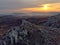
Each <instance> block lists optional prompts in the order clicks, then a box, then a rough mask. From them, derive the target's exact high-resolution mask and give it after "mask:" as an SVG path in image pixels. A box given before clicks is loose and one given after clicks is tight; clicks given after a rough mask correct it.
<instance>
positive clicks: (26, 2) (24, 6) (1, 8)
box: [0, 0, 60, 14]
mask: <svg viewBox="0 0 60 45" xmlns="http://www.w3.org/2000/svg"><path fill="white" fill-rule="evenodd" d="M14 12H60V0H0V14H1V13H14Z"/></svg>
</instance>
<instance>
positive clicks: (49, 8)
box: [18, 3, 60, 12]
mask: <svg viewBox="0 0 60 45" xmlns="http://www.w3.org/2000/svg"><path fill="white" fill-rule="evenodd" d="M18 11H19V10H18ZM20 11H24V12H60V3H51V4H41V5H38V7H31V8H22V9H20Z"/></svg>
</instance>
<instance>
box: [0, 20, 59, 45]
mask: <svg viewBox="0 0 60 45" xmlns="http://www.w3.org/2000/svg"><path fill="white" fill-rule="evenodd" d="M59 37H60V29H59V28H52V27H45V26H42V25H41V26H38V25H35V24H32V23H30V22H28V21H26V20H22V24H21V25H20V26H14V27H11V28H10V29H9V30H8V31H7V32H6V33H5V34H4V35H3V37H2V40H0V45H60V38H59Z"/></svg>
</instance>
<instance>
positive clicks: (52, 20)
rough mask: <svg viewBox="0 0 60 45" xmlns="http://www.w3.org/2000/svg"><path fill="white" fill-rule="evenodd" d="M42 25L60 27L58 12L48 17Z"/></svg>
mask: <svg viewBox="0 0 60 45" xmlns="http://www.w3.org/2000/svg"><path fill="white" fill-rule="evenodd" d="M43 25H44V26H50V27H55V28H60V14H58V15H55V16H51V17H49V18H48V20H47V21H46V22H45V23H44V24H43Z"/></svg>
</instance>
